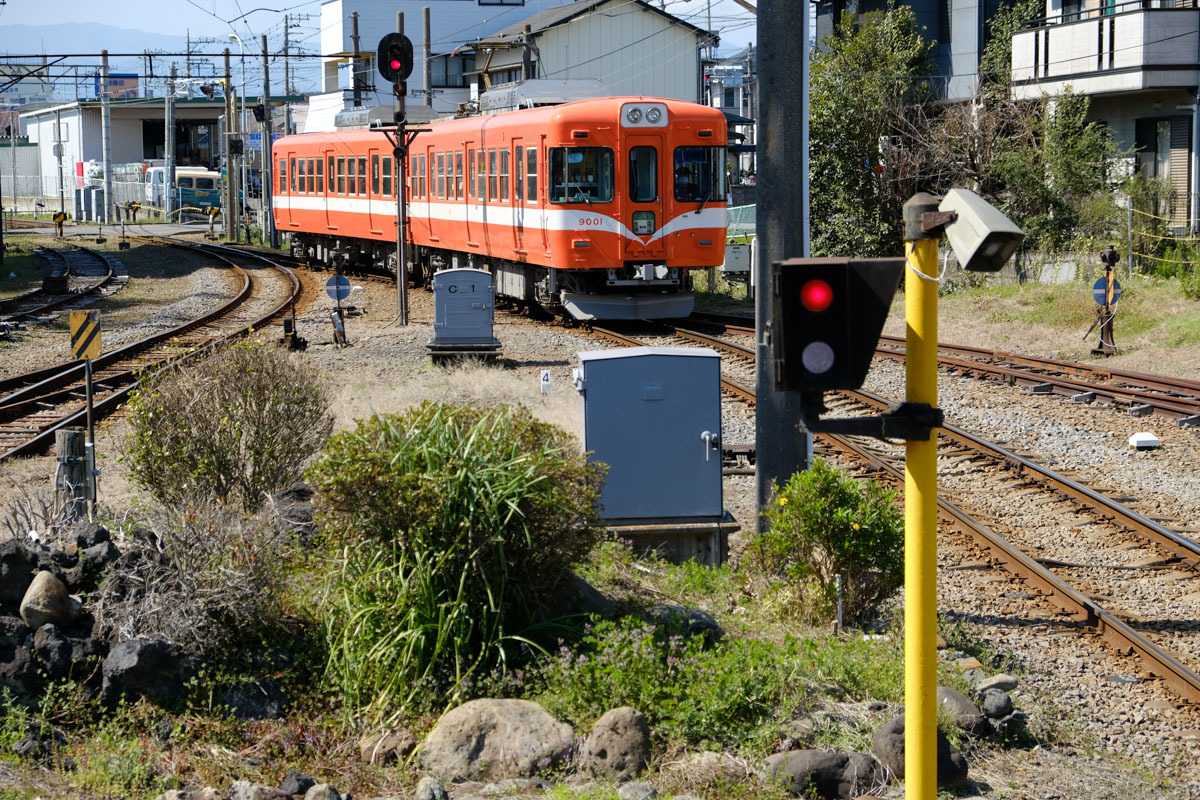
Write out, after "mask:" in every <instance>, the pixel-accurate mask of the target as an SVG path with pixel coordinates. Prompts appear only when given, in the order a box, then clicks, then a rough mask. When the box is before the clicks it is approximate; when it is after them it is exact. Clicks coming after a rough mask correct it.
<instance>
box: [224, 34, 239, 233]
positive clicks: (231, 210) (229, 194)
mask: <svg viewBox="0 0 1200 800" xmlns="http://www.w3.org/2000/svg"><path fill="white" fill-rule="evenodd" d="M230 88H231V83H230V76H229V48H228V47H226V48H225V136H224V137H223V138H224V142H223V146H224V153H225V220H224V226H225V238H226V239H228V238H229V225H230V222H231V220H232V223H233V230H234V232H235V233H234V235H236V231H237V219H236V214H237V209H236V208H235V207H234V200H233V175H234V172H233V160H232V157H231V155H230V152H229V132H230V131H231V130H232V129H233V106H232V104H231V102H230V99H231V98H232V96H233V93H232V92H231V91H230Z"/></svg>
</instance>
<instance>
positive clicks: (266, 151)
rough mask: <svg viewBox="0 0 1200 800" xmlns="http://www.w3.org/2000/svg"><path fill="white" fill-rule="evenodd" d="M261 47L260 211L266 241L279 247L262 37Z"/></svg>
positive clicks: (272, 136)
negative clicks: (272, 207) (272, 197)
mask: <svg viewBox="0 0 1200 800" xmlns="http://www.w3.org/2000/svg"><path fill="white" fill-rule="evenodd" d="M262 47H263V144H262V154H263V156H262V158H263V163H262V210H263V232H264V233H266V235H267V241H268V242H269V243H270V245H271V247H278V246H279V236H278V235H277V234H276V232H275V215H274V214H273V213H271V192H272V190H273V189H274V186H275V184H274V183H273V182H272V180H271V178H272V176H273V175H274V173H273V172H272V171H271V167H272V166H274V164H275V159H274V156H273V154H272V153H271V143H272V142H273V141H274V140H275V134H274V133H273V132H272V130H271V128H272V126H271V62H270V57H269V54H268V52H267V37H266V36H265V35H264V36H263V37H262Z"/></svg>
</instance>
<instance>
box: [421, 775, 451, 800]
mask: <svg viewBox="0 0 1200 800" xmlns="http://www.w3.org/2000/svg"><path fill="white" fill-rule="evenodd" d="M449 797H450V796H449V795H448V794H446V787H444V786H442V784H440V783H439V782H438V781H436V780H435V779H433V778H431V777H429V776H428V775H426V776H425V777H424V778H421V780H420V781H418V782H417V788H416V789H414V790H413V800H449Z"/></svg>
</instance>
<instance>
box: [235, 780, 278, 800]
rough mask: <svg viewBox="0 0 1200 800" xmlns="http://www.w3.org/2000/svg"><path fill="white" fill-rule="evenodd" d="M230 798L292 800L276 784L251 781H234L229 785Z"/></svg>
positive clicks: (242, 799) (243, 799)
mask: <svg viewBox="0 0 1200 800" xmlns="http://www.w3.org/2000/svg"><path fill="white" fill-rule="evenodd" d="M229 800H292V798H291V796H289V795H286V794H284V793H283V791H282V790H281V789H276V788H275V787H274V786H264V785H263V784H261V783H251V782H250V781H234V783H233V786H231V787H229Z"/></svg>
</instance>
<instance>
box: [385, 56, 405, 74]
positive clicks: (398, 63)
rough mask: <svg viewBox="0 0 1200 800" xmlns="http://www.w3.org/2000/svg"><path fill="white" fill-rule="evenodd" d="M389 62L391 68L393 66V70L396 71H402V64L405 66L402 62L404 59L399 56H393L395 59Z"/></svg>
mask: <svg viewBox="0 0 1200 800" xmlns="http://www.w3.org/2000/svg"><path fill="white" fill-rule="evenodd" d="M388 63H389V64H390V66H391V68H392V70H393V71H395V72H399V71H400V67H401V66H403V63H404V62H402V61H401V60H400V59H398V58H393V59H392V60H391V61H390V62H388Z"/></svg>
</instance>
